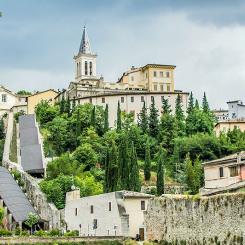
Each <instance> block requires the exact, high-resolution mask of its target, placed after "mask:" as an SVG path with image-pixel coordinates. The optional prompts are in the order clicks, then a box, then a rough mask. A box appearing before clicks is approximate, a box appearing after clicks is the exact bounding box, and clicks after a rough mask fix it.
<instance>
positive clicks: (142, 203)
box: [141, 201, 145, 210]
mask: <svg viewBox="0 0 245 245" xmlns="http://www.w3.org/2000/svg"><path fill="white" fill-rule="evenodd" d="M141 210H145V201H141Z"/></svg>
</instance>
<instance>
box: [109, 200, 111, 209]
mask: <svg viewBox="0 0 245 245" xmlns="http://www.w3.org/2000/svg"><path fill="white" fill-rule="evenodd" d="M109 211H111V202H109Z"/></svg>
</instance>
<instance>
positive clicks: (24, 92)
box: [16, 90, 32, 95]
mask: <svg viewBox="0 0 245 245" xmlns="http://www.w3.org/2000/svg"><path fill="white" fill-rule="evenodd" d="M16 94H18V95H31V94H32V93H31V92H30V91H26V90H19V91H18V92H17V93H16Z"/></svg>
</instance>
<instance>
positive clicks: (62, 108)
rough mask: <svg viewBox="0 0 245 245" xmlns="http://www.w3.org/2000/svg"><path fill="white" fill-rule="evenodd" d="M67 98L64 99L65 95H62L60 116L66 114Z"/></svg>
mask: <svg viewBox="0 0 245 245" xmlns="http://www.w3.org/2000/svg"><path fill="white" fill-rule="evenodd" d="M65 104H66V102H65V97H64V93H63V94H62V99H61V101H60V114H63V113H64V112H65Z"/></svg>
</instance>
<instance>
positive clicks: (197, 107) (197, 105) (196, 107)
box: [195, 99, 200, 110]
mask: <svg viewBox="0 0 245 245" xmlns="http://www.w3.org/2000/svg"><path fill="white" fill-rule="evenodd" d="M199 109H200V107H199V102H198V100H197V99H196V101H195V110H199Z"/></svg>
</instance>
